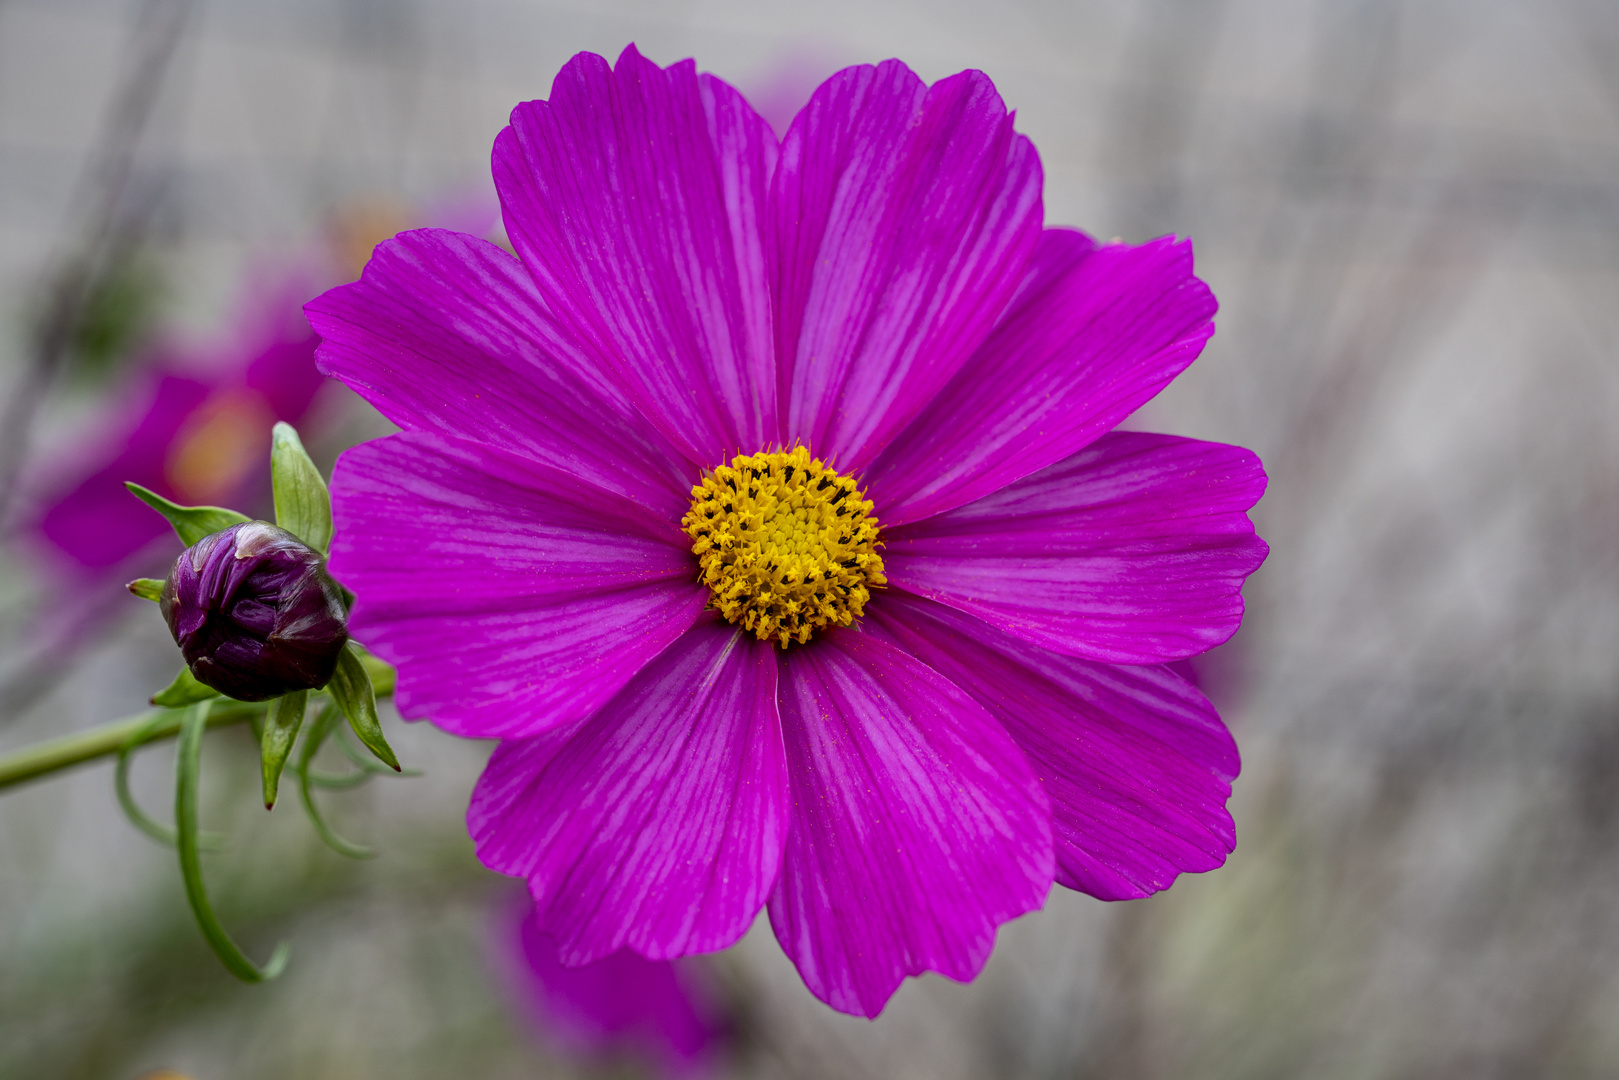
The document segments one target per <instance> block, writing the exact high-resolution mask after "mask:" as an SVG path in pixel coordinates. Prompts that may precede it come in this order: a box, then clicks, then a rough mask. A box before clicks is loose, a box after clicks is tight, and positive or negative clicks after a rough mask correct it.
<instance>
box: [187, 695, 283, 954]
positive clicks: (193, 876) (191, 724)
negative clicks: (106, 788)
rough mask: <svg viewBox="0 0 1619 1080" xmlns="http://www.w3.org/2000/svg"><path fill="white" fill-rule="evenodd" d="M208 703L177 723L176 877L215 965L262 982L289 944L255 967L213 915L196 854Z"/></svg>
mask: <svg viewBox="0 0 1619 1080" xmlns="http://www.w3.org/2000/svg"><path fill="white" fill-rule="evenodd" d="M208 704H209V703H208V702H206V701H204V702H200V703H198V704H196V705H194V706H192V707H191V709H190V710H189V711H188V712H187V713H186V715H185V719H184V720H182V721H181V722H180V750H179V754H178V756H177V760H176V761H175V785H174V825H175V832H176V833H177V834H178V835H177V836H176V845H175V846H176V847H178V848H179V849H180V878H181V880H182V881H183V882H184V883H185V890H186V899H187V900H188V901H190V903H191V913H192V914H193V915H195V916H196V917H197V928H198V929H199V930H201V931H202V936H203V937H204V938H205V939H206V940H207V942H208V944H209V946H210V947H211V948H212V949H213V950H214V955H215V956H217V957H219V960H220V963H222V964H224V965H225V967H226V969H227V970H229V971H230V973H231V974H232V975H235V976H236V977H237V978H238V979H241V980H242V981H243V982H264V981H266V980H268V979H273V978H275V977H276V976H278V975H280V974H281V972H282V970H283V969H285V968H286V966H287V954H288V951H289V949H288V946H287V943H286V942H282V943H281V944H280V945H279V946H277V947H276V950H275V952H274V953H272V954H271V956H270V961H269V963H267V964H265V965H264V966H263V967H259V966H258V965H257V964H255V963H254V962H253V961H252V960H250V959H248V957H247V954H246V953H244V952H242V950H241V949H240V948H239V947H238V946H237V944H236V942H234V941H232V940H231V936H230V934H228V933H226V932H225V927H224V926H223V925H222V924H221V923H220V921H219V916H217V915H215V914H214V907H213V904H211V903H210V902H209V900H208V889H207V886H206V885H205V884H204V882H203V880H202V858H201V856H200V854H199V852H198V840H199V839H200V833H199V830H198V828H197V802H198V788H199V786H200V782H201V774H202V735H203V732H204V731H205V730H207V727H208Z"/></svg>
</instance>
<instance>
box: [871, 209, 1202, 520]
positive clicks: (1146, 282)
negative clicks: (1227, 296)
mask: <svg viewBox="0 0 1619 1080" xmlns="http://www.w3.org/2000/svg"><path fill="white" fill-rule="evenodd" d="M1217 307H1218V305H1217V304H1216V303H1215V301H1214V294H1213V293H1211V292H1209V289H1208V286H1206V285H1204V284H1203V283H1202V282H1201V281H1199V280H1198V279H1197V278H1195V277H1193V276H1192V245H1191V244H1190V243H1188V242H1184V241H1183V242H1179V243H1177V242H1175V241H1174V240H1173V238H1165V239H1162V240H1154V241H1153V242H1152V243H1150V244H1143V245H1141V246H1139V247H1132V246H1130V245H1127V244H1108V245H1106V246H1105V247H1100V248H1099V247H1097V246H1096V244H1095V242H1094V241H1092V240H1091V238H1090V237H1088V236H1086V235H1084V234H1083V233H1078V232H1073V231H1071V230H1068V229H1047V230H1046V232H1045V233H1044V234H1043V235H1042V236H1041V238H1040V246H1039V248H1038V249H1037V250H1036V252H1035V257H1034V261H1033V262H1032V263H1031V264H1030V266H1029V272H1028V275H1027V277H1026V278H1025V279H1024V282H1023V287H1022V289H1021V291H1020V292H1019V293H1018V296H1017V298H1016V299H1015V300H1014V301H1013V302H1012V305H1011V307H1010V308H1008V310H1007V312H1006V314H1005V315H1004V316H1003V317H1002V318H1001V321H1000V322H999V323H998V324H997V325H996V327H995V332H994V333H993V334H991V335H990V337H989V340H987V341H985V342H984V344H983V345H982V346H980V347H979V349H978V351H977V352H975V353H974V354H973V356H972V359H970V360H969V361H968V362H967V364H966V366H965V367H963V368H962V369H961V371H960V372H958V373H957V374H956V377H955V378H954V379H952V380H951V381H950V384H949V385H948V386H946V387H945V388H944V390H943V391H941V392H940V394H939V396H938V397H936V398H934V399H933V401H932V402H931V403H929V405H928V407H927V408H926V409H924V410H923V411H922V414H921V415H920V416H918V417H917V418H916V420H915V421H913V422H912V423H911V425H910V427H908V428H906V429H905V431H904V433H903V434H901V435H900V437H899V438H897V439H896V440H895V441H894V442H893V443H891V444H890V445H889V447H888V449H887V450H885V451H884V452H883V455H882V457H881V458H879V459H878V460H877V461H876V462H875V463H874V464H873V465H872V468H871V471H870V472H869V474H868V477H869V480H870V485H871V486H870V491H871V493H872V494H873V496H874V497H875V498H876V499H877V500H878V505H879V506H881V507H882V508H883V510H882V520H883V523H884V524H885V525H888V526H894V525H899V524H902V523H904V522H907V521H915V520H918V519H920V518H924V517H927V516H929V515H931V514H937V513H939V512H940V511H943V510H949V509H951V508H953V507H956V506H961V505H964V504H966V503H969V502H972V501H973V500H974V499H978V498H982V497H983V496H985V495H988V494H990V493H991V492H994V491H997V490H999V489H1000V488H1002V487H1005V486H1006V485H1007V484H1009V483H1012V482H1013V481H1014V480H1020V479H1022V478H1023V477H1025V476H1028V475H1029V474H1030V473H1033V472H1036V471H1038V470H1040V469H1043V468H1045V467H1046V466H1048V465H1051V464H1054V463H1055V462H1058V461H1061V460H1062V459H1063V458H1066V457H1068V456H1069V455H1071V454H1073V453H1075V452H1077V451H1079V450H1081V449H1083V448H1084V447H1085V446H1086V445H1087V444H1089V443H1091V442H1093V441H1094V440H1095V439H1097V438H1098V437H1100V436H1101V435H1103V434H1104V433H1106V432H1108V431H1110V430H1111V429H1112V428H1113V427H1115V426H1116V425H1117V424H1118V423H1119V422H1120V421H1121V420H1123V419H1124V418H1125V417H1127V416H1129V415H1130V414H1131V413H1132V412H1134V411H1135V410H1136V409H1137V408H1139V407H1140V406H1141V405H1142V404H1144V403H1145V402H1146V401H1148V400H1149V399H1151V398H1152V397H1153V396H1154V395H1155V394H1157V393H1158V391H1160V390H1162V389H1163V388H1164V387H1165V386H1167V385H1169V382H1170V380H1171V379H1173V378H1174V377H1175V376H1176V375H1178V374H1180V372H1181V371H1182V370H1184V369H1185V367H1186V365H1188V364H1190V363H1191V362H1192V361H1193V360H1194V359H1196V358H1197V355H1198V353H1199V352H1201V351H1202V349H1203V343H1204V342H1205V341H1207V340H1208V338H1209V335H1210V334H1212V333H1214V324H1213V323H1212V322H1210V321H1209V320H1210V319H1211V318H1213V316H1214V312H1215V309H1216V308H1217Z"/></svg>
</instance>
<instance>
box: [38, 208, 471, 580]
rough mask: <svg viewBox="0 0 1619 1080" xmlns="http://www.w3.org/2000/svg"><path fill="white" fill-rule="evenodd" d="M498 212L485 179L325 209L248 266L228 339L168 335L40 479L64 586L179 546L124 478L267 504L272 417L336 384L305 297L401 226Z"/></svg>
mask: <svg viewBox="0 0 1619 1080" xmlns="http://www.w3.org/2000/svg"><path fill="white" fill-rule="evenodd" d="M496 213H497V207H496V204H495V200H494V195H493V192H492V191H489V192H484V191H482V190H481V189H480V190H477V191H468V192H463V193H458V194H456V195H454V196H452V197H450V198H447V199H444V200H440V201H439V202H437V203H434V204H430V205H428V206H427V207H424V208H412V207H410V206H408V205H407V204H403V203H400V202H396V201H394V200H390V199H386V198H370V199H366V200H363V201H357V202H355V203H353V204H351V205H349V206H347V207H345V208H343V209H342V210H341V211H339V212H337V213H334V214H333V215H332V216H331V217H330V218H329V219H328V221H327V224H326V229H325V238H324V240H325V242H324V243H323V244H321V245H317V246H315V247H312V248H311V249H309V250H307V251H305V252H304V253H303V254H301V255H300V256H298V257H297V258H296V259H295V260H293V261H291V262H290V263H287V264H283V265H280V266H276V267H273V268H272V267H268V266H258V267H255V268H254V269H252V270H250V271H249V273H248V274H247V276H246V278H245V280H244V283H243V294H242V297H241V300H240V302H239V303H238V305H237V308H236V313H235V317H234V318H233V319H232V320H231V322H230V330H229V331H228V333H227V334H226V335H225V336H224V337H223V339H221V340H218V341H215V342H213V343H210V344H206V345H201V346H198V345H190V346H180V345H176V344H174V343H172V342H171V343H167V344H164V345H161V346H159V347H157V348H154V349H153V350H152V351H151V352H150V353H149V354H148V356H147V357H145V358H144V359H143V360H142V361H139V362H138V363H137V365H136V371H135V373H134V374H133V375H132V376H131V378H130V379H129V380H128V381H127V382H126V384H125V385H124V386H123V387H121V388H120V389H118V390H117V391H115V392H114V393H113V394H112V395H110V398H111V400H110V401H109V402H108V403H107V405H106V406H105V407H104V408H103V409H102V410H101V411H100V413H99V414H98V415H97V416H96V417H95V418H94V419H93V420H92V421H91V422H90V423H89V424H87V425H86V429H85V431H84V432H83V433H82V434H81V435H80V436H79V437H78V440H77V442H78V445H77V447H76V448H75V449H74V450H72V451H70V452H68V453H67V454H66V455H65V456H63V457H60V458H59V459H58V461H57V462H55V463H54V464H52V465H51V466H48V467H46V468H45V469H43V470H41V472H40V473H39V474H38V475H36V476H35V477H34V479H33V483H32V484H31V487H33V488H34V490H35V491H36V492H38V493H39V497H38V498H37V499H36V500H35V504H36V506H37V507H38V509H37V510H36V512H35V514H34V516H33V518H32V520H31V521H30V523H29V525H28V527H27V528H26V530H25V532H26V533H27V534H29V539H30V540H31V541H32V546H33V547H34V548H35V549H36V550H37V551H38V552H39V554H40V555H41V557H42V559H43V561H44V562H45V563H46V564H47V566H48V567H49V568H50V570H51V571H53V576H54V577H56V578H58V579H59V580H60V582H61V585H62V586H63V589H64V591H66V592H67V593H70V594H71V593H75V592H82V591H83V590H88V589H96V590H99V589H101V588H102V587H104V586H105V584H106V583H107V581H108V580H109V579H112V578H116V577H120V576H122V577H129V576H135V575H138V574H140V573H144V572H148V571H150V570H152V569H154V568H155V567H156V566H158V565H160V559H159V556H158V553H159V552H160V551H161V552H162V553H164V554H165V555H166V554H169V553H171V550H172V549H173V548H175V546H176V541H175V540H174V538H173V536H172V534H171V533H170V531H169V528H168V526H167V524H165V523H164V521H163V519H162V518H161V517H159V516H158V515H156V514H154V513H152V512H151V510H150V509H149V508H147V507H146V506H144V505H142V504H141V503H140V502H139V501H137V500H136V499H134V498H132V497H130V495H129V493H128V491H127V490H125V488H124V482H125V481H134V482H135V483H137V484H140V485H142V486H144V487H147V488H150V489H151V490H153V491H155V492H157V493H158V494H159V495H162V496H164V497H165V498H169V499H173V500H174V501H176V502H179V503H182V504H188V505H195V504H223V505H233V506H242V507H249V506H251V505H253V504H254V503H256V502H262V501H263V500H264V499H265V497H266V495H267V490H268V488H267V483H266V475H265V467H264V466H265V461H266V456H267V453H268V450H269V445H270V428H271V427H272V426H273V425H274V424H275V422H276V421H278V420H284V421H286V422H288V423H290V424H293V425H305V424H306V423H308V422H309V421H310V420H311V419H312V417H313V414H314V413H315V412H316V404H317V398H318V397H319V395H320V392H321V390H322V388H323V387H324V386H325V385H327V383H326V379H325V377H324V376H322V375H321V373H320V372H319V371H318V370H316V367H315V346H316V344H317V343H318V340H319V339H318V338H316V336H315V334H314V333H313V331H311V330H310V328H309V323H308V322H307V321H306V320H305V318H304V315H303V310H302V308H303V304H304V302H305V301H307V300H308V299H309V298H310V297H313V296H316V295H318V294H319V293H320V292H322V291H323V290H325V289H327V288H330V287H331V286H333V285H336V284H340V283H342V282H344V281H352V280H354V279H355V278H357V277H359V275H360V271H361V270H362V269H363V268H364V265H365V261H366V260H367V259H368V258H369V257H370V253H371V249H372V248H373V247H375V246H376V244H377V243H378V242H379V241H381V240H383V239H386V238H387V237H389V236H392V235H393V234H394V233H395V232H398V231H399V230H400V229H403V228H407V227H410V226H413V225H417V224H421V223H424V222H432V223H435V224H439V223H442V224H445V225H447V226H451V227H454V228H457V229H462V230H466V231H469V232H473V233H477V234H484V233H487V232H488V230H489V228H490V226H491V225H492V224H493V222H494V220H495V217H496ZM70 606H71V605H70Z"/></svg>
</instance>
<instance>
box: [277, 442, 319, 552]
mask: <svg viewBox="0 0 1619 1080" xmlns="http://www.w3.org/2000/svg"><path fill="white" fill-rule="evenodd" d="M270 483H271V486H272V487H273V488H274V489H275V523H276V524H277V525H279V526H280V527H281V528H283V529H285V530H287V531H288V532H290V533H291V534H292V535H294V536H296V537H297V538H298V539H300V540H302V541H303V542H304V543H306V544H308V545H309V546H310V547H312V548H314V549H315V550H316V551H318V552H320V553H321V554H322V555H324V554H326V549H327V547H328V546H329V545H330V544H331V542H332V497H331V494H330V493H329V492H328V491H327V490H326V481H325V480H322V479H321V476H320V470H319V469H317V468H315V463H314V462H313V461H310V460H309V455H308V454H307V453H305V452H304V444H303V442H302V441H301V440H300V439H299V438H298V432H297V431H296V430H295V429H294V428H293V426H292V425H291V424H288V423H284V422H278V423H277V424H276V425H275V427H274V428H273V429H271V433H270Z"/></svg>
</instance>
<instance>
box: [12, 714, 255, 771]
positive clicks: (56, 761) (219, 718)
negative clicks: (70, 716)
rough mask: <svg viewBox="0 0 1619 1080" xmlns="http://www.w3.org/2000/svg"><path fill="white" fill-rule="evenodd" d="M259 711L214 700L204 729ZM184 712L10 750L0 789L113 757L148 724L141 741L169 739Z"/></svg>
mask: <svg viewBox="0 0 1619 1080" xmlns="http://www.w3.org/2000/svg"><path fill="white" fill-rule="evenodd" d="M263 710H264V706H263V705H262V704H255V703H253V702H251V701H233V700H231V699H230V698H216V699H214V705H213V708H212V709H211V710H210V711H209V713H208V726H209V727H223V726H224V725H226V724H239V723H241V722H242V721H243V720H246V719H248V718H249V717H251V716H253V715H255V714H257V713H259V712H262V711H263ZM186 712H187V710H186V709H150V710H148V711H147V712H143V713H139V714H137V715H135V716H129V717H125V718H124V719H122V720H114V721H112V722H111V723H107V724H102V725H100V726H99V727H93V728H91V729H90V730H89V731H81V732H78V733H77V734H74V735H63V736H62V737H61V738H57V739H47V740H46V741H45V742H41V743H35V744H34V745H32V746H25V747H23V748H22V749H20V750H13V751H12V752H11V753H9V754H0V789H4V788H8V787H11V786H12V785H13V784H20V783H23V782H24V781H26V780H33V779H36V778H38V777H41V776H49V775H50V774H52V773H55V772H60V771H62V770H63V769H71V768H72V767H73V766H75V765H83V764H84V763H85V762H88V761H95V760H97V759H98V758H104V757H114V756H116V755H117V754H118V752H119V751H120V750H122V749H123V748H124V744H125V743H127V742H129V740H130V739H131V738H132V737H134V736H136V735H139V734H140V733H141V731H142V729H143V728H145V727H146V726H147V725H148V724H150V725H152V727H151V730H150V731H148V732H146V733H145V735H144V736H142V737H141V742H143V743H145V742H154V741H156V740H158V739H172V738H173V737H174V736H175V735H177V734H179V732H180V720H181V718H183V717H184V716H185V714H186Z"/></svg>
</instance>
